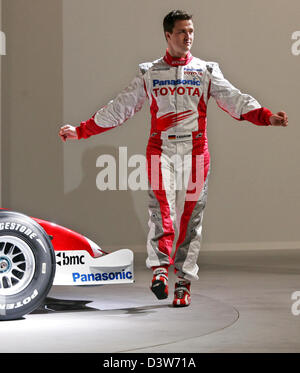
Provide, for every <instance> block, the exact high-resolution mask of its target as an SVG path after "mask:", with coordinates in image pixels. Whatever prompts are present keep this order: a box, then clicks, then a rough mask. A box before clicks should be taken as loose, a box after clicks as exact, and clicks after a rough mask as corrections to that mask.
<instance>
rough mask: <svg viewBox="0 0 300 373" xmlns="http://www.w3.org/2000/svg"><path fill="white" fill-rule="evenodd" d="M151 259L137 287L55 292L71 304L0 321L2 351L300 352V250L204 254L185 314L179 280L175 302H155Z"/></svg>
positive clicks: (140, 263)
mask: <svg viewBox="0 0 300 373" xmlns="http://www.w3.org/2000/svg"><path fill="white" fill-rule="evenodd" d="M144 259H145V255H144V254H136V256H135V271H136V282H135V283H134V284H132V285H105V286H99V287H98V286H97V287H66V286H54V287H53V288H52V290H51V291H50V294H49V297H50V298H52V299H53V298H55V299H60V300H63V301H64V302H65V303H63V305H62V306H61V307H60V309H57V307H56V311H55V312H54V311H51V310H50V309H49V310H48V311H47V312H46V311H42V310H39V311H36V312H34V313H32V314H30V315H28V316H26V317H25V318H24V319H22V320H17V321H9V322H1V324H0V340H1V341H4V340H5V343H1V344H0V352H65V353H67V352H108V353H109V352H111V353H112V352H149V353H150V352H151V353H154V352H194V353H195V352H196V353H197V352H300V315H299V316H295V315H293V313H292V310H291V309H292V304H293V303H294V302H295V300H292V298H291V297H292V293H294V292H295V291H300V265H299V264H300V250H285V251H280V250H274V251H272V250H268V251H261V250H260V251H251V252H250V251H249V252H238V251H228V252H202V253H201V254H200V257H199V266H200V272H199V276H200V279H199V281H196V282H193V283H192V304H191V306H190V307H187V308H180V309H178V308H173V307H171V301H172V292H173V286H174V280H175V277H174V275H173V274H171V275H170V287H171V296H170V298H169V299H167V300H163V301H158V300H156V299H155V298H154V296H153V295H152V293H151V292H150V291H149V283H150V279H151V273H150V272H149V270H147V269H146V268H145V265H144ZM68 300H75V301H76V302H75V305H73V306H74V307H75V309H74V310H72V309H71V306H70V305H69V303H68V302H67V301H68ZM50 308H51V306H50ZM298 308H299V309H300V305H299V306H298Z"/></svg>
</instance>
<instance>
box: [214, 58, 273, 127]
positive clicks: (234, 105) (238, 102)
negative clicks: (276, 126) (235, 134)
mask: <svg viewBox="0 0 300 373" xmlns="http://www.w3.org/2000/svg"><path fill="white" fill-rule="evenodd" d="M207 69H208V71H209V72H210V73H211V80H210V92H209V94H210V95H211V96H212V97H214V99H215V100H216V102H217V104H218V106H219V107H220V108H221V109H223V110H224V111H226V112H227V113H228V114H230V115H231V116H232V117H233V118H234V119H237V120H239V121H242V120H247V121H249V122H251V123H254V124H256V125H261V126H269V125H270V124H271V123H270V116H271V115H272V112H271V111H270V110H269V109H267V108H265V107H261V105H260V104H259V103H258V102H257V101H256V100H255V98H253V97H252V96H250V95H248V94H245V93H242V92H241V91H240V90H239V89H237V88H236V87H234V86H233V85H232V84H231V83H230V82H229V81H228V80H227V79H225V78H224V76H223V74H222V72H221V70H220V67H219V64H218V63H216V62H214V63H212V64H211V65H208V66H207Z"/></svg>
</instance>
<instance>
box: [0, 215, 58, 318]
mask: <svg viewBox="0 0 300 373" xmlns="http://www.w3.org/2000/svg"><path fill="white" fill-rule="evenodd" d="M54 275H55V255H54V249H53V247H52V244H51V240H50V238H49V236H48V235H47V233H46V232H45V231H44V229H43V228H42V227H41V226H40V225H39V224H38V223H37V222H35V221H34V220H33V219H31V218H29V217H28V216H26V215H24V214H21V213H17V212H12V211H6V210H3V211H1V212H0V320H14V319H19V318H21V317H22V316H24V315H26V314H28V313H30V312H32V311H34V310H35V309H36V308H38V307H39V305H40V304H41V303H42V302H43V300H44V299H45V297H46V295H47V294H48V292H49V290H50V288H51V286H52V283H53V278H54Z"/></svg>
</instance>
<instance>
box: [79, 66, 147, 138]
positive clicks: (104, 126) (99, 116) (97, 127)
mask: <svg viewBox="0 0 300 373" xmlns="http://www.w3.org/2000/svg"><path fill="white" fill-rule="evenodd" d="M145 100H146V92H145V89H144V80H143V76H142V73H141V72H139V74H138V75H137V76H136V77H135V78H134V79H133V80H132V81H131V83H130V84H129V85H128V87H126V88H125V89H124V90H123V91H122V92H120V93H119V94H118V95H117V97H116V98H115V99H114V100H111V101H109V103H108V104H107V105H106V106H104V107H102V108H101V109H100V110H99V111H97V112H96V113H95V114H94V115H93V116H92V118H90V119H89V120H87V121H85V122H81V124H80V126H78V127H76V132H77V136H78V139H82V138H85V139H86V138H88V137H90V136H92V135H96V134H99V133H102V132H105V131H108V130H110V129H112V128H115V127H117V126H119V125H121V124H123V123H124V122H125V121H126V120H127V119H130V118H131V117H132V116H133V115H134V114H135V113H136V112H138V111H139V110H141V108H142V106H143V104H144V102H145Z"/></svg>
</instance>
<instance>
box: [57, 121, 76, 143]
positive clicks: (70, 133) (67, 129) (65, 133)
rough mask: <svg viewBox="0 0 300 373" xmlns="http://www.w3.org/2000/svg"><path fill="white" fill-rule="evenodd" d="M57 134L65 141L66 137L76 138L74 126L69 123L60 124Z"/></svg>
mask: <svg viewBox="0 0 300 373" xmlns="http://www.w3.org/2000/svg"><path fill="white" fill-rule="evenodd" d="M58 134H59V136H60V138H61V139H62V141H67V139H76V140H78V135H77V132H76V127H74V126H71V125H70V124H66V125H64V126H62V127H61V129H60V131H59V133H58Z"/></svg>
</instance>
